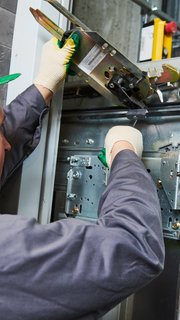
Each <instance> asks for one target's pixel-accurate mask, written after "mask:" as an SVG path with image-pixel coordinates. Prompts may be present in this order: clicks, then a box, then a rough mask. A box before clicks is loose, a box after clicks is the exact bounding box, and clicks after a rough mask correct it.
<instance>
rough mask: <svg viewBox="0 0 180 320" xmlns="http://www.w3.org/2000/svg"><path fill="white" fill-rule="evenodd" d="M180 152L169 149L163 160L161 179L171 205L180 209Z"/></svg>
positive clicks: (175, 208)
mask: <svg viewBox="0 0 180 320" xmlns="http://www.w3.org/2000/svg"><path fill="white" fill-rule="evenodd" d="M179 178H180V152H178V151H169V152H167V153H165V154H164V155H163V157H162V160H161V170H160V179H161V183H162V186H163V188H164V191H165V193H166V196H167V198H168V200H169V203H170V206H171V208H172V209H174V210H179V209H180V179H179Z"/></svg>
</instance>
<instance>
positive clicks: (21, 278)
mask: <svg viewBox="0 0 180 320" xmlns="http://www.w3.org/2000/svg"><path fill="white" fill-rule="evenodd" d="M46 109H47V108H46V105H45V102H44V100H43V98H42V97H41V95H40V93H39V92H38V90H37V89H36V88H35V86H31V87H30V88H28V89H27V90H26V91H25V92H24V93H22V94H21V95H20V96H18V97H17V98H16V99H15V100H14V101H13V102H12V103H11V104H10V105H9V106H7V107H6V119H5V123H4V132H5V135H6V137H7V139H8V140H9V141H10V143H11V144H12V151H11V152H9V153H7V157H6V164H5V169H4V173H3V178H2V183H4V182H5V180H6V178H7V177H8V176H9V175H10V174H12V172H13V171H14V168H15V167H17V166H18V165H19V164H20V163H22V161H23V159H24V158H25V157H27V155H28V154H29V153H31V152H32V150H33V149H34V148H35V147H36V145H37V143H38V141H39V136H40V127H39V123H40V122H41V117H42V114H43V113H44V112H45V110H46ZM163 264H164V244H163V236H162V226H161V214H160V208H159V201H158V197H157V193H156V187H155V185H154V183H153V181H152V179H151V177H150V175H149V174H148V173H147V171H146V169H145V168H144V166H143V164H142V162H141V161H140V160H139V158H138V157H137V156H136V155H135V153H134V152H132V151H129V150H124V151H121V152H120V153H119V154H118V155H117V156H116V157H115V159H114V161H113V165H112V169H111V173H110V178H109V183H108V186H107V188H106V190H105V192H104V193H103V194H102V197H101V199H100V204H99V218H98V220H97V224H92V223H90V222H86V221H81V220H78V219H73V218H68V219H63V220H61V221H56V222H53V223H50V224H48V225H40V224H38V223H37V222H36V221H35V219H25V218H23V217H21V216H20V215H3V214H2V215H0V319H1V320H70V319H73V320H76V319H86V320H90V319H98V318H99V317H100V316H102V315H103V314H105V313H106V312H107V311H108V310H110V309H111V308H112V307H114V306H115V305H117V304H118V303H119V302H120V301H122V300H123V299H125V298H126V297H127V296H128V295H130V294H132V293H134V292H136V291H137V290H139V289H140V288H141V287H143V286H145V285H146V284H148V283H149V282H150V281H152V280H153V279H154V278H155V277H157V276H158V275H159V273H160V272H161V271H162V269H163Z"/></svg>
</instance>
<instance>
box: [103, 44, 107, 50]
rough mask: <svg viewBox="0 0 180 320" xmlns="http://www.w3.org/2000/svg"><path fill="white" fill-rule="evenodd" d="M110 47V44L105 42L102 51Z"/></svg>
mask: <svg viewBox="0 0 180 320" xmlns="http://www.w3.org/2000/svg"><path fill="white" fill-rule="evenodd" d="M107 47H108V44H107V43H106V42H105V43H104V44H103V45H102V49H103V50H104V49H106V48H107Z"/></svg>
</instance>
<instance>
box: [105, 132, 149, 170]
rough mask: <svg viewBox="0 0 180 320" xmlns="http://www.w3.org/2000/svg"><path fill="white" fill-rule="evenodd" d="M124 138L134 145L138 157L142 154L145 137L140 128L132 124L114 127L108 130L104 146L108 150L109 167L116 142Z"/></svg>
mask: <svg viewBox="0 0 180 320" xmlns="http://www.w3.org/2000/svg"><path fill="white" fill-rule="evenodd" d="M122 140H123V141H127V142H129V143H130V144H131V145H132V146H133V148H134V150H135V153H136V154H137V156H138V157H141V156H142V151H143V139H142V134H141V132H140V131H139V130H137V129H135V128H133V127H130V126H115V127H112V128H111V129H110V130H109V131H108V133H107V135H106V137H105V142H104V148H105V150H106V162H107V165H108V167H109V168H110V167H111V151H112V148H113V146H114V144H115V143H116V142H118V141H122Z"/></svg>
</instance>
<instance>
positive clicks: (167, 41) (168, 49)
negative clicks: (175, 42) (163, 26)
mask: <svg viewBox="0 0 180 320" xmlns="http://www.w3.org/2000/svg"><path fill="white" fill-rule="evenodd" d="M163 50H165V56H166V58H171V55H172V33H167V34H166V33H165V34H164V44H163Z"/></svg>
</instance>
